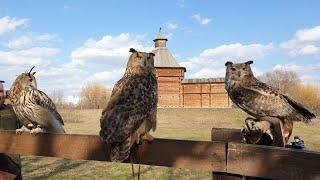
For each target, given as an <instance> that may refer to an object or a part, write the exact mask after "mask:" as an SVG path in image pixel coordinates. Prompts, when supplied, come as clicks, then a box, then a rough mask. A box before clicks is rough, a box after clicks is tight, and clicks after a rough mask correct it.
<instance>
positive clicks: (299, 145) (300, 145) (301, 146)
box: [287, 136, 306, 149]
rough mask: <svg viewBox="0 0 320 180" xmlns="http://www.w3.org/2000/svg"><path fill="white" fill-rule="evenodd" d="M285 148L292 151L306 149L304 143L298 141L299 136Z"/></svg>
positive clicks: (300, 140)
mask: <svg viewBox="0 0 320 180" xmlns="http://www.w3.org/2000/svg"><path fill="white" fill-rule="evenodd" d="M287 147H288V148H292V149H306V147H305V145H304V141H303V140H302V139H300V138H299V136H295V137H294V141H293V142H291V144H289V145H288V146H287Z"/></svg>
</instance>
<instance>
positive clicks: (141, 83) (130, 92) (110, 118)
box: [100, 75, 157, 143]
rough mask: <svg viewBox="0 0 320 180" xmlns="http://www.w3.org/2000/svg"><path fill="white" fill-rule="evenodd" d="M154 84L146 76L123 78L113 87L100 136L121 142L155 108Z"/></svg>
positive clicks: (103, 116)
mask: <svg viewBox="0 0 320 180" xmlns="http://www.w3.org/2000/svg"><path fill="white" fill-rule="evenodd" d="M154 85H156V83H155V82H154V80H151V79H150V77H148V76H147V75H139V76H135V77H131V78H130V79H125V78H123V79H121V80H120V81H119V82H118V83H117V84H116V85H115V87H114V89H113V93H112V96H111V98H110V101H109V102H108V105H107V107H106V108H105V109H104V111H103V112H102V116H101V119H100V125H101V131H100V135H101V136H102V137H103V138H104V139H105V140H106V141H107V142H109V143H114V142H122V141H124V140H125V139H126V138H128V137H129V136H130V135H131V134H132V133H133V132H135V130H137V129H138V127H139V126H140V125H141V123H142V122H143V120H144V119H146V118H147V117H148V116H149V113H150V111H151V110H153V109H154V108H156V106H157V102H156V99H157V97H156V96H155V95H156V93H154V92H153V89H154V88H153V86H154Z"/></svg>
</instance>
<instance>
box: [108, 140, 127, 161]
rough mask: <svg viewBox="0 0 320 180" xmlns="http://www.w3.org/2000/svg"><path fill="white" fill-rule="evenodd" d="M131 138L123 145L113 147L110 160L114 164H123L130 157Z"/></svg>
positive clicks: (122, 143) (116, 144) (113, 145)
mask: <svg viewBox="0 0 320 180" xmlns="http://www.w3.org/2000/svg"><path fill="white" fill-rule="evenodd" d="M130 140H131V139H130V137H129V138H127V139H126V140H125V141H123V142H121V143H115V144H112V145H111V152H110V160H111V161H112V162H123V161H124V160H126V159H127V158H128V157H129V155H130V148H131V143H130Z"/></svg>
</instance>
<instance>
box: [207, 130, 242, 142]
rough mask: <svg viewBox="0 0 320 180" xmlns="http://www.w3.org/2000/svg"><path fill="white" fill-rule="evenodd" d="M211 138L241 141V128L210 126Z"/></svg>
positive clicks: (213, 139)
mask: <svg viewBox="0 0 320 180" xmlns="http://www.w3.org/2000/svg"><path fill="white" fill-rule="evenodd" d="M211 140H212V141H223V142H237V143H241V140H242V134H241V130H240V129H230V128H212V130H211Z"/></svg>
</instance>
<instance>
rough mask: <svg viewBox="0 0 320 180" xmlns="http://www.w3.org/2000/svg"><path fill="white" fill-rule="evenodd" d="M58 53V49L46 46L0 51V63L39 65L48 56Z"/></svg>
mask: <svg viewBox="0 0 320 180" xmlns="http://www.w3.org/2000/svg"><path fill="white" fill-rule="evenodd" d="M57 53H59V49H55V48H47V47H33V48H29V49H23V50H12V51H0V64H2V65H9V66H17V65H39V64H42V63H45V62H47V61H48V58H50V57H52V56H54V55H56V54H57Z"/></svg>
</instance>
